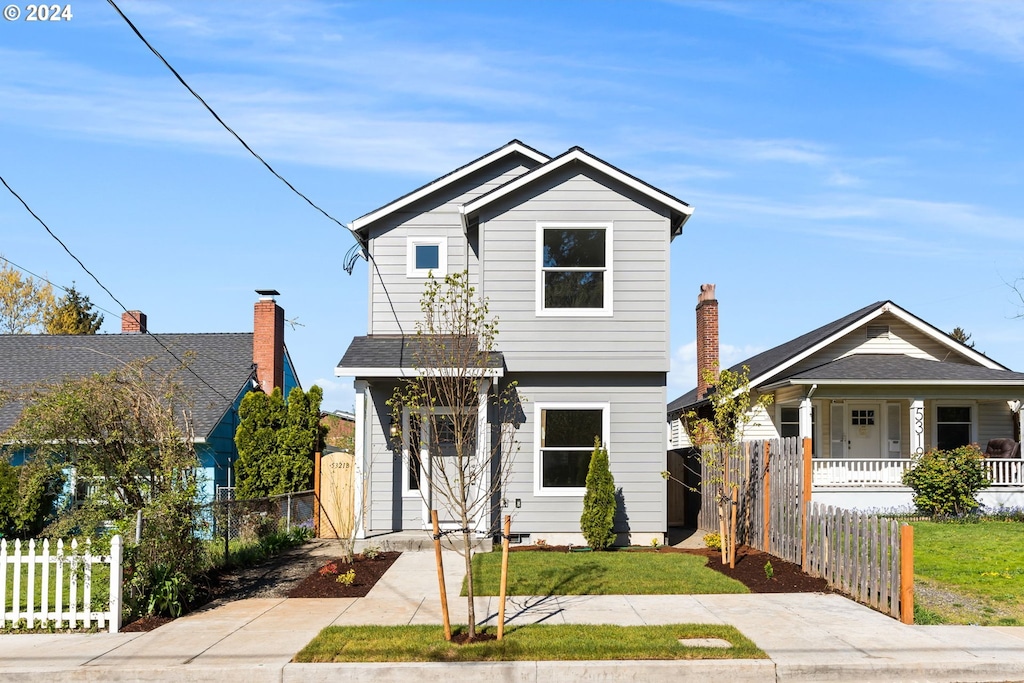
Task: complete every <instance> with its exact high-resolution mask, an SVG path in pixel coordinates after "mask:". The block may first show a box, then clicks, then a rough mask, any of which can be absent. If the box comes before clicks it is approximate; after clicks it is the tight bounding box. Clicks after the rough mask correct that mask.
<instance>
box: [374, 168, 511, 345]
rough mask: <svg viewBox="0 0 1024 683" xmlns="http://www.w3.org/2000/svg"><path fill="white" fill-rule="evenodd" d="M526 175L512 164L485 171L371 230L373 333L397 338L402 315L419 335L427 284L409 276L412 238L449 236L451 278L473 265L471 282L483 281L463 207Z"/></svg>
mask: <svg viewBox="0 0 1024 683" xmlns="http://www.w3.org/2000/svg"><path fill="white" fill-rule="evenodd" d="M526 170H527V169H526V168H525V167H524V166H519V165H510V164H507V163H506V164H505V165H504V166H501V167H497V168H492V169H485V170H484V171H481V172H480V173H479V174H478V175H477V176H475V177H473V178H472V179H470V180H468V181H462V182H460V183H457V184H455V185H453V186H452V187H449V188H446V189H445V194H444V195H443V196H441V197H431V198H428V199H424V200H421V201H420V202H417V203H415V204H413V205H411V206H410V207H407V209H406V210H404V211H400V212H395V213H394V214H391V215H390V216H388V217H387V218H386V219H385V220H383V221H381V223H380V224H378V225H375V226H373V227H372V228H371V231H370V237H371V244H370V249H371V253H372V255H373V259H374V264H375V266H376V267H374V264H371V265H370V267H369V268H368V270H369V277H370V322H369V333H370V334H397V333H398V332H399V328H398V324H397V323H396V321H395V314H396V313H397V315H398V318H399V320H400V321H401V325H402V328H403V329H404V330H405V332H407V333H408V332H412V331H414V329H415V324H416V322H417V321H418V320H420V318H421V311H420V298H421V297H422V295H423V286H424V282H425V279H424V278H410V277H408V276H407V275H406V272H407V268H406V265H407V263H406V261H407V259H406V256H407V238H408V237H409V236H415V237H447V238H448V254H447V256H448V273H455V272H459V271H462V270H464V269H467V265H468V270H469V274H470V280H471V281H472V282H476V281H477V280H478V279H479V275H478V273H479V263H478V261H477V257H476V255H475V254H473V253H472V251H471V250H470V249H469V248H468V245H467V242H466V236H465V233H464V232H463V229H462V221H461V219H460V217H459V206H460V205H461V204H463V203H465V202H467V201H469V200H471V199H473V198H475V197H478V196H480V195H481V194H483V193H485V192H488V191H490V190H492V189H494V188H495V187H498V186H499V185H503V184H505V183H506V182H508V181H509V180H512V179H514V178H516V177H518V176H519V175H522V174H523V173H524V172H525V171H526ZM467 257H468V261H467ZM378 271H379V272H378ZM382 279H383V281H384V283H385V284H386V286H387V292H386V293H385V291H384V287H383V286H382V285H381V280H382ZM389 297H390V300H389ZM392 304H393V305H394V309H395V310H394V312H392Z"/></svg>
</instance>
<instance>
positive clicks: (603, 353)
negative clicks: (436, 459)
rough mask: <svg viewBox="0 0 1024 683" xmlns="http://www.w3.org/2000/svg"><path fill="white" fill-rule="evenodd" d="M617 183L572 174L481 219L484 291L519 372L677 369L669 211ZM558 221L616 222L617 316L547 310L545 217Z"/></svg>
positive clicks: (509, 363) (501, 339) (614, 274)
mask: <svg viewBox="0 0 1024 683" xmlns="http://www.w3.org/2000/svg"><path fill="white" fill-rule="evenodd" d="M613 187H615V186H614V185H613V184H612V183H610V182H608V181H604V180H602V179H601V178H600V176H596V175H595V176H594V177H590V176H588V175H583V174H576V175H573V173H572V172H568V173H566V174H564V176H563V177H559V178H555V179H553V180H551V181H550V183H549V186H548V187H545V188H541V189H540V190H538V191H537V193H536V194H535V195H534V196H533V197H528V198H526V199H525V200H523V201H520V202H519V203H516V204H514V205H512V206H507V207H499V208H498V209H496V210H495V213H494V215H488V216H481V234H482V235H483V237H482V243H483V244H482V249H483V260H484V268H483V270H484V278H485V282H484V293H485V295H486V296H487V297H488V299H489V301H490V309H491V312H492V313H494V314H495V315H497V316H498V318H499V332H500V334H499V336H498V346H499V348H500V350H501V351H502V352H503V353H504V354H505V360H506V364H507V366H508V368H509V370H510V371H511V372H520V371H522V372H532V371H552V372H554V371H584V372H585V371H590V370H592V369H594V368H601V367H607V364H608V363H627V364H628V366H629V368H631V369H634V370H636V371H638V372H651V371H654V372H666V371H667V370H668V366H669V350H668V333H669V330H668V316H669V311H668V306H669V302H668V258H669V244H668V243H669V225H668V218H667V217H666V216H665V215H663V214H662V213H659V211H660V210H655V209H654V208H653V207H650V206H647V205H645V204H644V200H643V199H642V198H640V197H635V196H630V195H629V191H627V190H625V189H619V190H616V189H612V188H613ZM558 222H563V223H585V222H595V223H602V224H604V223H611V224H612V235H613V246H612V280H613V285H612V292H613V300H612V309H613V315H611V316H548V315H544V316H538V315H537V269H538V263H537V261H538V258H537V224H538V223H558Z"/></svg>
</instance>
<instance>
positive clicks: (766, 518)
mask: <svg viewBox="0 0 1024 683" xmlns="http://www.w3.org/2000/svg"><path fill="white" fill-rule="evenodd" d="M700 459H701V481H702V491H701V510H700V515H699V516H698V518H697V526H698V528H700V529H702V530H705V531H712V532H714V531H718V530H719V522H718V520H719V502H720V500H724V501H725V508H726V510H729V508H730V506H731V504H732V503H731V500H730V499H731V498H732V496H733V491H734V490H735V495H736V499H737V509H736V518H737V519H736V521H737V523H736V542H737V543H738V544H743V545H747V546H750V547H752V548H756V549H758V550H760V551H762V552H766V553H769V554H770V555H774V556H776V557H779V558H782V559H784V560H786V561H788V562H793V563H794V564H799V565H800V566H801V567H802V568H803V570H804V571H806V572H807V573H808V574H810V575H811V576H817V577H821V578H824V579H825V580H826V581H827V582H828V584H829V586H831V587H832V588H835V589H836V590H839V591H841V592H843V593H846V594H847V595H849V596H850V597H852V598H854V599H855V600H858V601H859V602H862V603H864V604H866V605H870V606H871V607H873V608H875V609H877V610H879V611H881V612H885V613H887V614H891V615H892V616H894V617H897V618H899V619H901V620H902V621H904V622H905V623H912V622H913V566H914V565H913V529H912V528H911V527H909V526H907V525H902V526H900V524H899V523H898V522H896V521H894V520H888V519H882V518H879V517H877V516H875V515H868V514H865V513H861V512H855V511H851V510H842V509H838V508H832V507H824V506H822V505H817V504H814V503H812V502H811V479H812V473H811V472H812V470H811V468H812V458H811V441H810V439H803V440H801V439H797V438H787V439H772V440H770V441H745V442H742V443H740V444H738V445H736V446H730V447H718V446H705V447H704V448H703V449H702V451H701V453H700Z"/></svg>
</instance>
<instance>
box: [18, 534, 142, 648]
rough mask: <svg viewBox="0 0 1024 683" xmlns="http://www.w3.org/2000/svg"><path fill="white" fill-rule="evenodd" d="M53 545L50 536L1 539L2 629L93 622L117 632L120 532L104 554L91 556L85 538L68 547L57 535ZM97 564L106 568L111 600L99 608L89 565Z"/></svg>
mask: <svg viewBox="0 0 1024 683" xmlns="http://www.w3.org/2000/svg"><path fill="white" fill-rule="evenodd" d="M54 546H55V547H54V548H51V545H50V541H49V540H48V539H46V540H43V541H37V540H35V539H33V540H30V541H28V542H27V543H23V542H22V541H20V540H16V541H14V542H13V543H10V542H8V541H7V540H6V539H4V540H0V628H13V629H18V628H27V629H33V628H38V627H49V626H53V627H54V628H57V629H63V628H71V629H77V628H83V629H90V628H92V627H93V626H94V625H95V627H97V628H104V627H106V628H107V629H108V630H109V631H110V632H111V633H117V632H118V631H119V630H120V629H121V588H122V583H121V582H122V578H121V569H122V560H123V548H122V544H121V537H120V536H114V537H113V538H112V539H111V541H110V553H109V554H107V555H93V554H92V542H91V541H90V540H89V539H86V540H85V541H84V542H83V543H81V544H79V542H78V540H77V539H75V540H72V541H71V543H69V544H67V546H66V545H65V543H64V541H63V540H58V541H57V542H56V543H55V544H54ZM54 551H55V552H54ZM68 551H70V552H68ZM98 564H102V565H108V566H109V568H110V581H109V588H110V592H109V600H107V601H106V605H105V607H106V609H102V610H96V609H94V608H93V604H92V603H93V567H94V566H95V565H98Z"/></svg>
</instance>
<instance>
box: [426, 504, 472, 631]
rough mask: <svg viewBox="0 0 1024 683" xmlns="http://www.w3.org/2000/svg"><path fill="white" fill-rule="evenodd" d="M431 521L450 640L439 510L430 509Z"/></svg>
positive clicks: (443, 613)
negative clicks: (438, 519) (438, 521)
mask: <svg viewBox="0 0 1024 683" xmlns="http://www.w3.org/2000/svg"><path fill="white" fill-rule="evenodd" d="M430 521H431V523H432V524H433V525H434V559H435V560H436V561H437V583H438V585H439V586H440V588H441V619H442V621H444V639H445V640H447V641H450V640H451V639H452V622H451V619H450V618H449V616H448V592H447V591H446V590H445V587H444V563H443V562H442V561H441V527H440V525H439V524H438V523H437V510H431V511H430ZM467 552H468V550H467Z"/></svg>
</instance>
